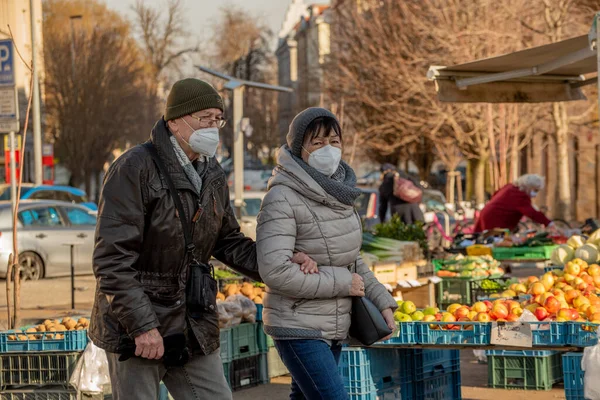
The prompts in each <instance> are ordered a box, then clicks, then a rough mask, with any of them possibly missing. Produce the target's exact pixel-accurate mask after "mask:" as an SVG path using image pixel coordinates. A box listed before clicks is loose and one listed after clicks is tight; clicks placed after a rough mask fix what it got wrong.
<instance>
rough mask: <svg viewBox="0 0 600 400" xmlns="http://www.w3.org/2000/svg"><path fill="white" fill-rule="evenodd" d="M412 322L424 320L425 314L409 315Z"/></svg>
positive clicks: (419, 312) (417, 312)
mask: <svg viewBox="0 0 600 400" xmlns="http://www.w3.org/2000/svg"><path fill="white" fill-rule="evenodd" d="M410 317H411V318H412V320H413V321H422V320H423V318H425V314H423V312H421V311H415V312H414V313H412V314H411V315H410Z"/></svg>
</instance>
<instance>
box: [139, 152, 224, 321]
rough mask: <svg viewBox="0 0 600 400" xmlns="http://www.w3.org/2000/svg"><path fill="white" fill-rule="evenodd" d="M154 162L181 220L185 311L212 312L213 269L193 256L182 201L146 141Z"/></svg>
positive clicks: (194, 314)
mask: <svg viewBox="0 0 600 400" xmlns="http://www.w3.org/2000/svg"><path fill="white" fill-rule="evenodd" d="M143 146H144V147H145V148H146V149H147V150H148V152H149V153H150V155H151V156H152V159H153V160H154V162H155V163H156V166H157V167H158V170H159V171H160V173H161V175H162V176H163V178H164V179H165V181H166V182H167V186H168V187H169V192H171V197H172V198H173V202H174V203H175V208H176V209H177V213H178V214H179V219H180V220H181V226H182V228H183V236H184V238H185V251H186V254H185V262H187V263H188V274H189V275H188V279H187V285H186V306H187V312H188V314H189V315H190V316H191V317H192V318H194V319H195V318H200V317H201V316H202V314H205V313H214V312H216V310H217V281H216V280H215V279H214V269H213V267H212V265H210V264H204V263H201V262H198V261H197V260H196V257H195V256H194V250H195V249H196V246H195V245H194V242H193V240H192V228H191V226H190V222H189V221H188V220H187V218H186V216H185V210H184V208H183V203H182V202H181V198H179V194H178V193H177V189H176V188H175V185H174V184H173V181H172V180H171V176H170V175H169V173H168V172H167V169H166V168H165V165H164V164H163V162H162V160H161V158H160V156H159V155H158V152H157V151H156V148H155V147H154V145H153V144H152V143H150V142H146V143H144V145H143Z"/></svg>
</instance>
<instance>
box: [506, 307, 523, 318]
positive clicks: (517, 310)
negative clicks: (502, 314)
mask: <svg viewBox="0 0 600 400" xmlns="http://www.w3.org/2000/svg"><path fill="white" fill-rule="evenodd" d="M511 314H512V315H516V316H517V317H520V316H521V315H523V309H522V308H521V307H515V308H513V309H512V310H510V314H509V316H510V315H511Z"/></svg>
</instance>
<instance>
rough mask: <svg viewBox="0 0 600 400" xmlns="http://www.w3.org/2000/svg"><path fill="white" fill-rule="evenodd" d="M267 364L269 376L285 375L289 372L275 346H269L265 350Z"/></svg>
mask: <svg viewBox="0 0 600 400" xmlns="http://www.w3.org/2000/svg"><path fill="white" fill-rule="evenodd" d="M267 364H268V370H269V378H275V377H277V376H282V375H287V374H289V373H290V371H288V369H287V367H286V366H285V364H284V363H283V361H282V360H281V357H279V353H278V352H277V349H276V348H275V347H271V348H270V349H269V351H268V352H267Z"/></svg>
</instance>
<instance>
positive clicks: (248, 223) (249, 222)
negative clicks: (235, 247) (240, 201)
mask: <svg viewBox="0 0 600 400" xmlns="http://www.w3.org/2000/svg"><path fill="white" fill-rule="evenodd" d="M266 194H267V192H250V191H248V192H244V205H243V206H242V219H241V220H240V221H238V222H239V224H240V230H241V231H242V233H243V234H244V235H245V236H247V237H249V238H252V239H253V240H256V225H257V224H256V217H257V216H258V212H259V211H260V205H261V203H262V200H263V198H264V197H265V195H266ZM229 197H230V198H231V208H233V209H234V210H235V204H234V202H233V199H234V198H235V194H234V193H231V194H230V195H229Z"/></svg>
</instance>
